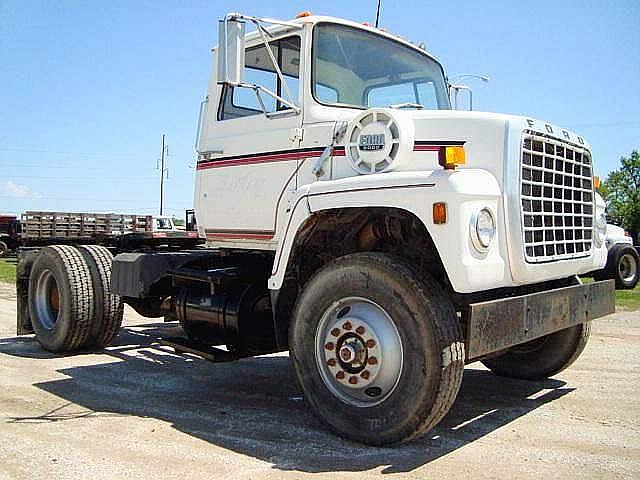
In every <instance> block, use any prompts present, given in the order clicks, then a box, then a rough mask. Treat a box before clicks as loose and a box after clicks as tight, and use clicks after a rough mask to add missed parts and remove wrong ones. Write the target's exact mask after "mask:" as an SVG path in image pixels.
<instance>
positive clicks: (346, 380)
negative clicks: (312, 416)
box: [316, 297, 402, 407]
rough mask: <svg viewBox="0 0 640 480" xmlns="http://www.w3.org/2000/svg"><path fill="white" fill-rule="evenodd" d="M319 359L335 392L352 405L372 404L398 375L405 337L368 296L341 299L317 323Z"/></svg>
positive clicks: (387, 392) (386, 392) (385, 394)
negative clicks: (403, 338) (402, 336)
mask: <svg viewBox="0 0 640 480" xmlns="http://www.w3.org/2000/svg"><path fill="white" fill-rule="evenodd" d="M316 362H317V364H318V369H319V370H320V374H321V376H322V379H323V381H324V383H325V385H326V386H327V387H328V388H329V390H331V392H332V393H333V394H334V395H336V396H337V397H338V398H340V399H341V400H342V401H344V402H346V403H349V404H351V405H356V406H362V407H366V406H373V405H376V404H378V403H380V402H382V401H383V400H384V399H386V398H387V397H388V396H389V395H390V394H391V392H392V391H393V390H394V389H395V387H396V385H397V383H398V380H399V379H400V373H401V371H402V342H401V340H400V335H399V333H398V330H397V328H396V326H395V324H394V323H393V320H392V319H391V317H390V316H389V315H388V314H387V313H386V312H385V310H384V309H383V308H382V307H380V306H379V305H377V304H376V303H374V302H372V301H370V300H367V299H364V298H358V297H348V298H343V299H341V300H339V301H337V302H335V303H334V304H333V305H332V306H331V307H330V308H328V309H327V310H326V311H325V313H324V314H323V316H322V319H321V320H320V323H319V324H318V329H317V331H316Z"/></svg>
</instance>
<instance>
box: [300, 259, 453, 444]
mask: <svg viewBox="0 0 640 480" xmlns="http://www.w3.org/2000/svg"><path fill="white" fill-rule="evenodd" d="M290 346H291V358H292V361H293V366H294V372H295V375H296V378H297V380H298V383H299V385H300V386H301V387H302V389H303V391H304V394H305V397H306V399H307V401H308V402H309V403H310V405H311V407H312V409H313V410H314V412H315V413H316V414H317V415H318V416H319V417H320V418H322V419H323V420H324V421H325V422H327V423H328V424H329V426H330V427H331V428H332V429H333V430H335V431H336V432H337V433H338V434H339V435H342V436H344V437H346V438H349V439H351V440H355V441H358V442H362V443H367V444H370V445H389V444H396V443H400V442H404V441H407V440H410V439H412V438H414V437H416V436H417V435H419V434H421V433H423V432H425V431H427V430H429V429H430V428H432V427H434V426H435V425H436V424H437V423H438V422H439V421H440V420H441V419H442V418H443V417H444V415H445V414H446V413H447V412H448V411H449V408H450V407H451V405H452V404H453V402H454V400H455V398H456V395H457V393H458V390H459V388H460V383H461V381H462V374H463V371H464V343H463V336H462V332H461V329H460V325H459V323H458V320H457V317H456V313H455V310H454V307H453V304H452V303H451V300H450V299H449V298H448V297H447V296H446V295H445V293H444V292H443V290H442V289H441V287H440V286H439V285H438V284H437V283H436V282H435V281H434V280H433V279H431V278H430V277H427V276H419V275H418V274H416V273H415V272H414V271H413V270H411V269H410V268H409V267H408V266H407V265H405V264H404V263H403V262H402V261H401V260H398V259H396V258H393V257H390V256H387V255H384V254H380V253H357V254H352V255H347V256H344V257H341V258H338V259H336V260H334V261H332V262H331V263H329V264H328V265H327V266H325V267H324V268H323V269H322V270H320V271H319V272H318V273H316V275H314V277H312V279H311V280H309V282H308V283H307V284H306V285H305V288H304V290H303V292H302V293H301V295H300V297H299V299H298V302H297V304H296V307H295V310H294V314H293V324H292V326H291V328H290Z"/></svg>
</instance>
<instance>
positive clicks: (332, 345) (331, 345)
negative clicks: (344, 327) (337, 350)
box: [324, 342, 335, 350]
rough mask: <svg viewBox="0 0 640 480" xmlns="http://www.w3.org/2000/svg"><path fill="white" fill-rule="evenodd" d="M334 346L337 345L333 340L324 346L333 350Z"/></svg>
mask: <svg viewBox="0 0 640 480" xmlns="http://www.w3.org/2000/svg"><path fill="white" fill-rule="evenodd" d="M333 347H335V345H334V344H333V343H332V342H329V343H327V344H326V345H325V346H324V348H326V349H327V350H333Z"/></svg>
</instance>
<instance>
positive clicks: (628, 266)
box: [618, 253, 637, 282]
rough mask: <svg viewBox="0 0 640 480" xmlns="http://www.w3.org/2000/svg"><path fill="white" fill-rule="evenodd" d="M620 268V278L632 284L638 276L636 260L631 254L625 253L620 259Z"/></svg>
mask: <svg viewBox="0 0 640 480" xmlns="http://www.w3.org/2000/svg"><path fill="white" fill-rule="evenodd" d="M618 268H619V269H620V277H621V278H622V279H623V280H624V281H625V282H631V281H633V280H634V279H635V278H636V275H637V266H636V261H635V258H633V257H632V256H631V255H630V254H628V253H625V254H624V255H623V256H622V257H621V258H620V263H619V264H618Z"/></svg>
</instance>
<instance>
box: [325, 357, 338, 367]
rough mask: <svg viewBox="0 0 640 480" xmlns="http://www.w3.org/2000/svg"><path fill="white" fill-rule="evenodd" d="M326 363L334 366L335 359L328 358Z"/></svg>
mask: <svg viewBox="0 0 640 480" xmlns="http://www.w3.org/2000/svg"><path fill="white" fill-rule="evenodd" d="M327 365H329V366H330V367H335V366H336V359H335V358H330V359H329V360H327Z"/></svg>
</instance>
